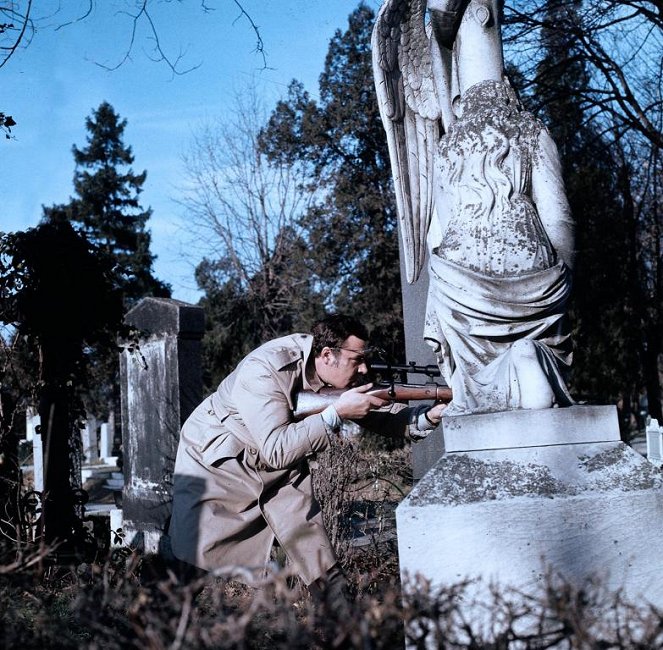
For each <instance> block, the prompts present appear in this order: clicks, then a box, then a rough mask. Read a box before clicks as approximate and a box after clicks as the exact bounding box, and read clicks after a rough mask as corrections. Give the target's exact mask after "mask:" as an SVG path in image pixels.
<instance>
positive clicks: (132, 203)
mask: <svg viewBox="0 0 663 650" xmlns="http://www.w3.org/2000/svg"><path fill="white" fill-rule="evenodd" d="M126 125H127V121H126V120H123V119H120V117H119V115H118V114H117V113H116V112H115V110H114V109H113V107H112V106H111V105H110V104H109V103H108V102H102V103H101V104H100V106H99V108H97V110H95V111H93V113H92V115H91V116H90V117H88V118H87V119H86V121H85V126H86V128H87V131H88V135H87V142H86V146H85V147H83V148H82V149H79V148H78V147H77V146H75V145H74V146H73V148H72V151H73V154H74V160H75V162H76V170H75V173H74V190H75V193H76V195H75V197H73V198H71V199H70V202H69V203H68V204H65V205H56V206H52V207H50V208H44V221H45V222H46V223H48V222H51V223H55V224H57V223H61V222H69V223H71V225H72V226H73V227H74V228H75V229H76V231H77V232H78V233H79V234H80V235H82V236H83V237H84V238H85V239H86V240H87V241H88V242H90V244H91V245H93V246H94V247H95V249H96V250H97V251H98V253H100V254H101V255H102V256H103V257H104V258H105V259H104V262H105V264H106V265H108V266H110V267H111V268H112V273H111V280H112V283H113V286H114V288H115V289H116V290H118V291H119V293H120V295H121V296H122V299H123V302H124V307H125V309H128V308H130V307H131V306H132V305H133V304H134V303H136V302H137V301H138V300H140V299H141V298H143V297H145V296H157V297H169V296H170V287H169V286H168V285H167V284H164V283H163V282H161V281H160V280H157V279H156V278H155V277H154V275H153V274H152V263H153V262H154V259H155V256H154V255H152V253H151V252H150V241H151V236H150V233H149V231H148V230H147V229H146V224H147V220H148V219H149V217H150V215H151V213H152V212H151V210H149V209H147V210H144V209H143V208H142V207H141V205H140V202H139V195H140V193H141V191H142V188H143V184H144V182H145V178H146V176H147V172H145V171H144V172H142V173H141V174H136V173H134V171H133V169H132V168H131V165H132V164H133V162H134V156H133V152H132V150H131V147H130V146H126V145H125V144H124V142H123V136H124V129H125V127H126ZM87 361H88V364H89V368H90V369H89V374H90V388H89V391H88V393H87V395H86V398H85V404H86V408H87V409H88V411H89V412H90V413H91V414H94V415H95V416H104V417H108V416H111V415H112V414H113V413H114V411H115V410H116V409H117V408H118V406H119V389H118V386H119V383H118V382H117V373H118V372H119V368H118V355H117V350H109V349H108V348H103V349H98V348H95V347H94V346H92V347H90V348H89V350H88V360H87Z"/></svg>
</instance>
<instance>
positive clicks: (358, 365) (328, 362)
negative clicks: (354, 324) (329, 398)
mask: <svg viewBox="0 0 663 650" xmlns="http://www.w3.org/2000/svg"><path fill="white" fill-rule="evenodd" d="M365 349H366V341H363V340H362V339H360V338H357V337H356V336H349V337H348V338H347V339H345V341H343V343H342V344H341V346H340V347H338V348H323V350H322V352H321V353H320V357H319V360H320V364H319V366H318V368H317V370H318V376H319V377H320V379H322V381H324V382H325V383H326V384H329V385H330V386H333V387H334V388H350V387H351V386H352V385H354V384H355V383H357V380H358V379H359V376H360V375H365V374H366V373H367V372H368V366H367V365H366V359H365V358H364V354H365ZM316 365H318V364H316Z"/></svg>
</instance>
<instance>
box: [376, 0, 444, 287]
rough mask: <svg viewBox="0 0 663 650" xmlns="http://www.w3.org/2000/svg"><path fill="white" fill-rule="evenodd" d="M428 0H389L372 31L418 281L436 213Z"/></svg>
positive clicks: (410, 275)
mask: <svg viewBox="0 0 663 650" xmlns="http://www.w3.org/2000/svg"><path fill="white" fill-rule="evenodd" d="M425 11H426V2H425V0H387V1H386V2H385V3H384V5H383V6H382V8H381V9H380V12H379V14H378V17H377V20H376V23H375V27H374V29H373V37H372V48H373V74H374V77H375V86H376V89H377V95H378V104H379V107H380V115H381V117H382V122H383V124H384V128H385V130H386V132H387V142H388V145H389V157H390V159H391V170H392V175H393V178H394V184H395V189H396V207H397V210H398V221H399V227H400V232H401V236H402V239H403V245H404V248H405V270H406V273H407V280H408V282H410V283H413V282H415V281H416V280H417V278H418V277H419V274H420V273H421V269H422V267H423V264H424V259H425V257H426V235H427V233H428V227H429V225H430V220H431V216H432V213H433V189H434V188H433V156H434V152H435V147H436V144H437V141H438V138H439V131H438V129H439V127H438V122H439V119H440V117H441V115H440V105H439V101H438V98H437V95H436V92H435V85H434V79H433V69H432V60H431V49H430V42H429V40H430V39H429V35H428V33H427V30H426V26H425Z"/></svg>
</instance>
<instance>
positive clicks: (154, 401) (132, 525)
mask: <svg viewBox="0 0 663 650" xmlns="http://www.w3.org/2000/svg"><path fill="white" fill-rule="evenodd" d="M125 322H126V323H127V324H128V325H130V326H132V327H134V328H136V329H137V330H140V332H141V336H140V349H139V350H134V351H131V350H125V351H124V352H122V354H121V355H120V380H121V388H122V444H123V471H124V493H123V498H122V510H123V513H122V517H123V532H124V534H125V541H126V542H127V543H129V544H131V545H132V546H134V547H137V548H140V549H142V550H144V551H146V552H150V553H156V552H159V551H163V550H164V549H163V547H162V544H163V538H164V531H165V530H166V527H167V523H168V518H169V517H170V510H171V500H172V485H173V469H174V465H175V454H176V451H177V443H178V440H179V432H180V428H181V426H182V424H183V423H184V421H185V420H186V419H187V417H188V416H189V415H190V414H191V412H192V411H193V409H194V408H195V407H196V406H197V405H198V403H199V402H200V400H201V399H202V371H201V338H202V335H203V331H204V324H205V321H204V314H203V310H202V309H201V308H200V307H195V306H193V305H189V304H187V303H184V302H180V301H177V300H170V299H168V298H145V299H143V300H142V301H141V302H140V303H138V305H136V306H135V307H134V308H133V309H132V310H131V311H129V312H128V314H127V316H126V318H125Z"/></svg>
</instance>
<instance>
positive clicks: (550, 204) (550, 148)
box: [532, 128, 575, 269]
mask: <svg viewBox="0 0 663 650" xmlns="http://www.w3.org/2000/svg"><path fill="white" fill-rule="evenodd" d="M532 200H533V201H534V204H535V205H536V209H537V212H538V213H539V218H540V219H541V223H542V225H543V227H544V229H545V231H546V234H547V235H548V239H550V243H551V244H552V246H553V248H554V249H555V251H556V252H557V255H558V256H559V257H560V258H561V259H562V260H563V261H564V262H565V263H566V265H567V266H568V267H569V268H570V269H573V264H574V257H575V222H574V220H573V217H572V215H571V209H570V207H569V202H568V200H567V198H566V190H565V188H564V180H563V178H562V166H561V163H560V159H559V153H558V152H557V147H556V146H555V143H554V141H553V139H552V138H551V137H550V134H549V133H548V131H547V129H545V128H543V129H541V133H540V134H539V140H538V143H537V149H536V152H535V157H534V160H533V165H532Z"/></svg>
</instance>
